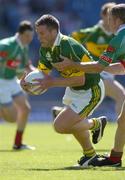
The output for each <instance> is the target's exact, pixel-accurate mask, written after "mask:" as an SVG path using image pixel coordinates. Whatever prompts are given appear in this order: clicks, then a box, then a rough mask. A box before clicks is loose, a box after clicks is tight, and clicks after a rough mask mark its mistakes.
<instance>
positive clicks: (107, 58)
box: [100, 55, 112, 63]
mask: <svg viewBox="0 0 125 180" xmlns="http://www.w3.org/2000/svg"><path fill="white" fill-rule="evenodd" d="M100 59H102V60H103V61H106V62H108V63H112V59H111V58H109V57H108V56H104V55H102V56H100Z"/></svg>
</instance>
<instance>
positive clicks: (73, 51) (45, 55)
mask: <svg viewBox="0 0 125 180" xmlns="http://www.w3.org/2000/svg"><path fill="white" fill-rule="evenodd" d="M60 55H62V56H65V57H67V58H70V59H72V60H73V61H75V62H81V61H82V60H83V59H84V57H85V56H87V57H88V58H89V59H91V61H92V60H93V59H92V57H91V56H90V53H89V52H88V51H87V50H86V49H85V48H84V47H83V46H82V45H81V44H80V43H78V42H77V41H76V40H74V39H73V38H71V37H68V36H65V35H62V34H60V33H59V34H58V36H57V38H56V44H55V43H54V46H53V47H52V48H44V47H41V48H40V60H39V64H38V69H39V70H42V71H44V72H45V73H49V72H50V71H51V70H52V68H53V64H54V63H57V62H61V61H62V59H61V58H60ZM59 73H60V75H61V76H62V77H64V78H68V77H73V76H82V75H85V78H86V81H85V85H83V86H80V87H74V89H76V90H77V89H78V90H79V89H85V90H86V89H89V88H91V87H92V86H94V85H96V84H98V82H99V81H100V75H99V74H87V73H86V74H84V72H83V71H79V70H77V69H75V68H74V69H71V68H70V69H68V70H65V71H63V72H59Z"/></svg>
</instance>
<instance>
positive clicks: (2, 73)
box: [0, 34, 29, 79]
mask: <svg viewBox="0 0 125 180" xmlns="http://www.w3.org/2000/svg"><path fill="white" fill-rule="evenodd" d="M28 64H29V56H28V47H27V46H26V47H23V46H22V44H21V42H20V41H19V39H18V37H17V34H16V35H15V36H12V37H9V38H5V39H2V40H0V78H3V79H12V78H14V77H15V76H16V75H17V73H18V72H20V71H21V70H24V68H25V66H26V65H28Z"/></svg>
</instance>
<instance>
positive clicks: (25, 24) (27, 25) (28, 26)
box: [18, 20, 33, 34]
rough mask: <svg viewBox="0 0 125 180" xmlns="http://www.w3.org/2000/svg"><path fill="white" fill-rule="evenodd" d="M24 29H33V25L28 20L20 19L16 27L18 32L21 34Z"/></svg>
mask: <svg viewBox="0 0 125 180" xmlns="http://www.w3.org/2000/svg"><path fill="white" fill-rule="evenodd" d="M25 31H33V26H32V24H31V22H30V21H27V20H24V21H21V22H20V24H19V27H18V32H19V34H23V33H24V32H25Z"/></svg>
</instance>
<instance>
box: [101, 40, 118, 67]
mask: <svg viewBox="0 0 125 180" xmlns="http://www.w3.org/2000/svg"><path fill="white" fill-rule="evenodd" d="M118 47H119V43H118V42H117V41H116V38H113V39H112V40H111V41H110V43H109V45H108V47H107V49H106V50H105V51H104V53H103V54H102V55H101V56H100V57H99V63H100V64H102V65H103V66H109V65H110V64H111V63H114V62H116V61H117V49H118Z"/></svg>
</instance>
